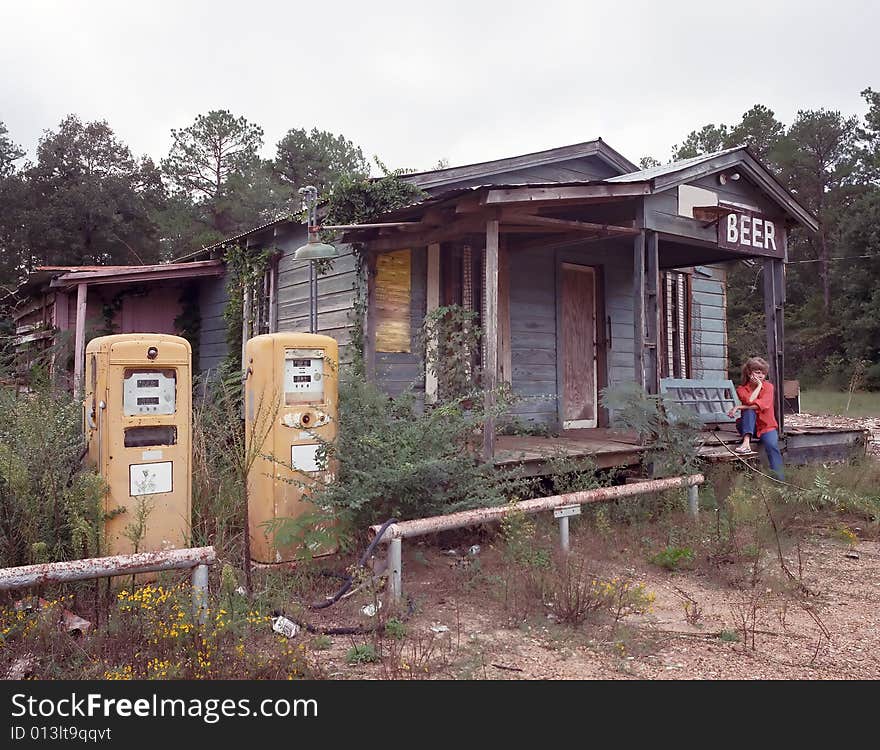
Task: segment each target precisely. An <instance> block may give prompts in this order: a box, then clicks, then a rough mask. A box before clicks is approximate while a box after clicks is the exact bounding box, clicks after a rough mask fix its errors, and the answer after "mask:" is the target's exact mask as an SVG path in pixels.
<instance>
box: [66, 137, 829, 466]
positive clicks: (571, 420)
mask: <svg viewBox="0 0 880 750" xmlns="http://www.w3.org/2000/svg"><path fill="white" fill-rule="evenodd" d="M405 179H407V180H408V181H410V182H412V183H413V184H415V185H417V186H418V187H419V188H421V190H423V191H424V192H425V194H426V197H425V198H424V199H423V200H422V201H420V202H419V203H417V204H415V205H413V206H411V207H408V208H405V209H402V210H399V211H396V212H393V213H391V214H388V215H385V216H382V217H376V218H375V219H374V221H375V224H381V225H382V226H376V225H375V224H373V225H369V226H361V227H355V228H349V229H346V230H345V231H344V232H342V233H341V235H340V241H339V242H337V243H336V244H337V247H339V249H340V257H339V258H337V259H336V260H335V261H334V262H333V264H332V269H331V270H330V271H329V272H326V273H322V274H318V275H316V274H315V272H314V268H313V267H312V265H311V264H310V263H309V262H308V261H296V260H295V259H294V252H295V250H296V248H298V247H299V246H301V245H303V244H304V243H305V241H306V238H307V232H306V227H305V226H304V225H303V224H301V223H300V222H299V221H297V220H292V219H282V220H279V221H275V222H272V223H269V224H266V225H264V226H262V227H258V228H256V229H253V230H251V231H249V232H246V233H243V234H241V235H239V236H237V237H230V238H228V239H227V240H225V241H224V242H222V243H218V244H217V245H214V246H211V247H208V248H202V249H201V250H199V251H196V252H195V253H192V254H190V255H189V256H187V257H186V258H181V259H179V260H187V261H189V262H188V263H176V264H174V265H175V266H176V267H182V266H189V267H191V268H193V269H195V268H197V267H199V265H200V264H202V266H201V267H204V268H208V267H209V266H208V265H205V264H211V263H214V264H215V265H214V266H210V267H211V268H214V269H215V275H214V276H212V277H211V278H206V279H202V280H201V282H200V283H201V284H202V286H201V291H200V305H201V311H202V312H201V314H202V321H201V334H200V336H201V337H202V338H203V339H204V341H202V342H200V350H201V359H202V361H201V369H202V370H205V369H209V368H211V367H215V366H216V365H217V364H219V362H220V360H221V359H222V358H223V356H224V355H225V354H226V344H225V338H224V336H223V335H222V334H223V332H224V331H225V323H224V322H223V318H222V309H223V306H224V305H225V300H226V294H225V288H224V285H223V279H222V277H221V276H219V275H216V273H222V271H219V272H218V271H216V269H217V266H216V264H218V263H220V262H221V260H220V259H221V258H222V255H223V248H224V247H225V246H227V245H229V244H232V243H239V244H242V245H246V246H248V247H249V248H251V249H253V250H255V251H270V252H271V257H272V261H271V263H270V264H269V267H268V270H267V272H266V275H265V278H264V279H263V280H262V281H261V282H259V283H258V284H256V285H255V288H254V289H253V290H252V292H253V297H252V299H253V300H254V304H253V305H252V309H253V310H254V314H253V315H252V316H250V317H251V318H252V320H253V322H252V323H251V324H250V325H248V324H247V323H246V330H245V331H244V337H245V338H247V337H248V336H250V335H256V334H258V333H264V332H272V331H308V330H310V327H311V326H313V323H312V321H311V319H310V318H311V316H310V307H311V300H314V301H315V308H316V311H317V321H316V326H315V327H316V329H317V332H319V333H323V334H327V335H330V336H333V337H334V338H336V339H337V340H338V341H339V343H340V346H341V351H342V352H343V354H342V359H343V362H345V361H346V359H350V357H351V356H352V354H351V351H350V348H349V346H348V345H349V344H350V342H351V335H352V331H353V328H354V326H355V325H356V322H357V321H356V320H355V316H356V313H355V303H356V299H357V297H358V294H361V295H362V298H363V299H364V300H365V302H366V314H365V319H364V320H363V321H362V322H363V325H364V331H365V341H364V345H365V358H366V364H367V372H368V375H369V377H370V378H372V379H373V380H375V381H376V382H377V383H378V384H379V385H380V386H381V387H382V388H383V389H384V390H386V392H388V393H389V394H391V395H394V394H397V393H400V392H401V391H403V390H404V389H405V388H410V387H414V388H415V390H416V392H417V393H420V394H422V395H423V397H424V398H425V399H426V400H427V401H431V400H432V399H434V398H436V396H437V392H436V391H437V384H436V383H435V382H433V381H432V378H431V377H430V376H429V377H427V378H426V375H425V372H424V367H423V364H422V363H421V362H420V360H419V357H418V355H417V352H416V336H417V333H418V331H419V328H420V326H421V324H422V322H423V320H424V317H425V315H426V313H427V312H428V311H430V310H431V309H433V308H436V307H438V306H443V305H450V304H459V305H462V306H463V307H465V308H469V309H472V310H474V311H475V312H476V313H477V314H478V316H479V318H480V323H481V326H482V328H483V330H484V331H485V342H484V348H483V353H482V357H483V359H484V361H483V362H482V363H481V364H482V366H483V382H482V383H481V385H482V386H483V387H484V388H485V389H486V391H487V393H488V394H491V393H492V392H493V390H494V386H496V385H498V384H499V383H500V382H507V383H509V384H510V386H511V388H512V390H513V391H514V393H516V394H517V395H518V396H521V397H522V399H521V400H520V402H519V403H518V404H517V405H516V406H515V407H514V410H513V411H514V413H515V415H516V416H517V417H519V418H520V419H522V420H524V421H527V422H531V423H535V424H541V425H545V426H547V427H550V428H552V429H555V430H557V431H560V432H561V438H560V439H566V438H567V439H571V440H575V439H577V440H581V441H582V445H586V446H588V443H589V440H588V437H587V436H588V435H597V434H601V431H602V430H603V429H604V430H607V429H608V428H609V427H611V426H612V424H613V415H611V414H608V413H606V411H605V410H604V409H603V408H601V405H600V403H599V397H598V393H599V390H600V389H601V388H603V387H605V386H613V385H617V384H621V383H627V382H630V383H631V382H636V383H639V384H641V385H642V386H644V387H645V388H646V389H647V390H648V391H650V392H657V390H658V388H659V383H660V379H661V378H662V377H676V378H693V379H698V380H718V379H724V378H726V377H727V367H728V362H727V322H726V304H725V275H726V268H727V267H728V266H729V264H731V263H738V262H743V261H746V262H751V263H755V264H757V266H756V267H757V268H760V269H763V273H762V275H763V295H760V296H758V297H756V300H755V304H756V306H761V307H763V309H764V310H765V311H766V312H767V320H768V325H767V331H766V340H767V348H766V352H767V353H769V359H770V360H771V368H772V372H771V378H772V380H773V381H774V382H777V383H779V382H781V380H782V377H783V373H784V361H783V359H784V358H783V324H782V310H783V304H784V263H785V260H786V252H787V238H788V232H789V230H790V229H791V228H792V227H794V226H796V225H800V226H802V227H804V228H805V229H806V230H807V231H816V230H817V228H818V224H817V220H816V218H815V217H814V216H812V215H811V214H810V213H809V212H808V211H807V210H806V209H805V208H803V207H802V206H801V205H800V204H799V203H798V202H797V200H796V199H795V198H794V197H793V196H792V195H791V194H790V193H789V192H788V191H787V190H786V189H785V188H784V187H783V186H782V185H781V183H780V182H779V181H778V180H777V179H776V178H775V177H774V175H773V174H772V173H771V172H770V171H769V170H768V169H767V168H766V167H764V166H763V165H762V164H761V163H760V162H759V161H758V160H757V159H756V158H755V157H754V156H753V155H752V154H751V153H750V152H749V151H748V149H746V148H733V149H727V150H724V151H720V152H717V153H714V154H708V155H705V156H700V157H697V158H694V159H688V160H685V161H681V162H677V163H673V164H669V165H665V166H660V167H655V168H652V169H647V170H639V169H638V168H637V166H636V165H635V164H633V163H631V162H630V161H628V160H627V159H626V158H625V157H623V156H622V155H621V154H619V153H618V152H617V151H615V150H614V149H612V148H611V147H609V146H608V145H607V144H606V143H605V142H603V141H602V140H596V141H589V142H586V143H580V144H575V145H571V146H565V147H562V148H555V149H550V150H547V151H541V152H538V153H533V154H526V155H521V156H516V157H512V158H507V159H499V160H495V161H489V162H483V163H479V164H472V165H468V166H463V167H451V168H447V169H440V170H434V171H430V172H422V173H415V174H410V175H406V177H405ZM355 243H357V244H358V246H359V247H360V248H361V253H360V254H357V253H355V252H354V250H353V245H354V244H355ZM71 273H72V271H70V270H69V271H68V275H67V276H66V277H62V278H61V281H60V282H59V279H55V280H54V281H53V282H52V283H53V285H55V286H56V287H57V285H58V284H59V283H61V284H62V285H64V290H65V291H67V293H68V294H70V293H71V292H72V290H73V289H74V288H77V289H78V288H79V286H78V285H76V284H75V283H74V282H75V281H76V279H74V278H73V277H72V276H71ZM80 273H82V274H84V273H85V271H84V269H83V270H81V271H80ZM175 273H183V272H175ZM206 273H207V272H206ZM81 278H82V280H84V281H85V280H86V279H85V275H83V276H81ZM117 278H124V275H123V276H122V277H117ZM74 296H75V295H74ZM123 330H125V328H123ZM761 353H762V354H764V353H765V352H761ZM777 391H778V394H779V398H780V399H781V398H782V395H783V394H782V388H779V389H777ZM489 397H490V398H491V395H490V396H489ZM778 413H779V416H780V421H781V419H782V416H783V409H782V408H781V404H780V408H779V409H778ZM585 430H586V431H593V432H592V433H589V432H585ZM583 441H587V442H583ZM508 447H509V446H508ZM484 448H485V451H486V452H487V453H488V454H491V455H495V454H496V453H497V452H498V451H496V445H495V434H494V429H493V426H492V425H487V430H486V434H485V445H484ZM500 450H501V452H504V451H505V450H507V448H505V446H501V449H500ZM580 450H581V452H587V453H590V452H591V451H590V450H589V447H587V448H583V447H582V449H580ZM508 452H509V451H508Z"/></svg>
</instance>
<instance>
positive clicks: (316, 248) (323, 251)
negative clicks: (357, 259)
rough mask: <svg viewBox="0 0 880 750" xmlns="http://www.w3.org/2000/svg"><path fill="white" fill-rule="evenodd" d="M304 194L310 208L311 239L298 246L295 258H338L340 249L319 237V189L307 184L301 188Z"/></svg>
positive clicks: (303, 199) (302, 194)
mask: <svg viewBox="0 0 880 750" xmlns="http://www.w3.org/2000/svg"><path fill="white" fill-rule="evenodd" d="M299 194H300V195H301V196H302V201H303V204H305V206H306V208H307V209H308V212H309V214H308V222H309V239H308V241H307V242H306V244H305V245H303V246H301V247H298V248H297V249H296V252H295V253H294V254H293V259H294V260H325V259H330V258H338V257H339V250H337V249H336V248H335V247H334V246H333V245H328V244H327V243H326V242H321V240H320V239H319V238H318V216H317V213H318V211H317V206H318V189H317V188H316V187H314V186H312V185H307V186H306V187H304V188H300V189H299Z"/></svg>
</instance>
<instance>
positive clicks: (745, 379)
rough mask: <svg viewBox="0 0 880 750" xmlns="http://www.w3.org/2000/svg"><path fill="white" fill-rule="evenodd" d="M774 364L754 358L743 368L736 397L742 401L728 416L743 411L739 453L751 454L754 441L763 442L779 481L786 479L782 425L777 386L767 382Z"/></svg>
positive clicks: (739, 424) (740, 423)
mask: <svg viewBox="0 0 880 750" xmlns="http://www.w3.org/2000/svg"><path fill="white" fill-rule="evenodd" d="M769 372H770V365H768V364H767V361H766V360H764V359H762V358H761V357H752V358H750V359H749V360H747V361H746V363H745V364H744V365H743V368H742V384H741V385H738V386H737V387H736V394H737V396H739V400H740V401H741V402H742V403H741V405H740V406H734V407H733V408H732V409H731V410H730V411H729V412H728V413H727V416H729V417H733V416H735V415H736V412H737V411H740V412H741V415H740V418H739V419H738V420H737V422H736V426H737V429H738V430H739V434H740V435H742V445H740V446H739V447H738V448H736V452H737V453H751V452H752V446H751V440H752V438H753V437H754V438H755V439H757V440H759V441H760V442H761V445H763V446H764V450H765V451H766V453H767V461H768V463H769V464H770V470H771V471H772V472H773V473H774V474H775V475H776V476H777V477H778V478H779V479H782V478H783V472H782V453H781V452H780V450H779V424H778V423H777V422H776V414H775V412H774V405H775V403H774V402H775V400H774V398H773V383H768V382H767V374H768V373H769Z"/></svg>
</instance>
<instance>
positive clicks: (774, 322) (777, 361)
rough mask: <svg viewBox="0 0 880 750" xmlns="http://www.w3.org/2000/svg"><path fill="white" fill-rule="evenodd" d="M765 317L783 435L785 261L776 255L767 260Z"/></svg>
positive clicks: (778, 413)
mask: <svg viewBox="0 0 880 750" xmlns="http://www.w3.org/2000/svg"><path fill="white" fill-rule="evenodd" d="M764 317H765V329H766V332H767V361H768V363H769V364H770V376H769V377H770V381H771V382H772V383H773V389H774V394H775V397H776V398H775V401H776V403H775V407H776V421H777V422H778V423H779V434H780V435H782V434H783V431H784V428H785V426H784V421H783V420H784V418H785V408H784V405H785V393H784V388H783V379H784V378H785V321H784V318H785V265H784V263H783V262H782V261H781V260H775V259H773V258H768V259H766V260H765V261H764Z"/></svg>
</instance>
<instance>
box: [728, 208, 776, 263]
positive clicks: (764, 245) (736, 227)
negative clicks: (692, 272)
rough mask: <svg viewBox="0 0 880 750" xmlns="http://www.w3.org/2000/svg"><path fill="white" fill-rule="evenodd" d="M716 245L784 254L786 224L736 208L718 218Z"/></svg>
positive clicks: (758, 252)
mask: <svg viewBox="0 0 880 750" xmlns="http://www.w3.org/2000/svg"><path fill="white" fill-rule="evenodd" d="M718 246H719V247H723V248H725V249H727V250H738V251H740V252H748V253H751V254H753V255H764V256H769V257H771V258H784V257H785V225H784V224H783V223H782V222H781V221H774V220H773V219H768V218H767V217H766V216H762V215H761V214H758V213H753V212H750V211H736V212H731V213H729V214H726V215H725V216H722V217H721V220H720V221H719V222H718Z"/></svg>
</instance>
